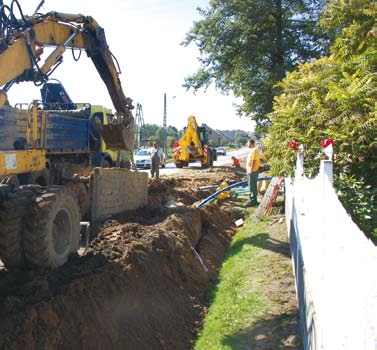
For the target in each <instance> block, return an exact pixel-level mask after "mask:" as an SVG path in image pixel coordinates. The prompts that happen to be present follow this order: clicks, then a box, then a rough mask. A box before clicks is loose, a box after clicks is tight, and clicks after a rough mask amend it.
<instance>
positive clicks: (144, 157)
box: [134, 148, 166, 169]
mask: <svg viewBox="0 0 377 350" xmlns="http://www.w3.org/2000/svg"><path fill="white" fill-rule="evenodd" d="M151 153H152V149H151V148H149V149H141V150H139V151H137V152H136V154H135V156H134V161H135V165H136V168H144V169H147V168H150V167H151V163H152V162H151ZM158 153H159V154H160V166H161V168H165V165H166V156H165V153H164V151H163V150H162V149H161V148H160V149H159V150H158Z"/></svg>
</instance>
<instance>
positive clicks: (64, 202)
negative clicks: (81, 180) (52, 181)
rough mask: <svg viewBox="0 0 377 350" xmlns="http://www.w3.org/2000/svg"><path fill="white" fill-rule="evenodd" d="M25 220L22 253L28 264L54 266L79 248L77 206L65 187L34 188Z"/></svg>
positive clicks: (59, 264)
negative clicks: (29, 211) (31, 202)
mask: <svg viewBox="0 0 377 350" xmlns="http://www.w3.org/2000/svg"><path fill="white" fill-rule="evenodd" d="M34 191H35V193H34V194H35V195H34V197H33V207H32V210H31V214H30V215H29V216H28V219H27V221H26V223H25V229H24V243H23V246H24V253H25V259H26V262H27V263H28V265H30V266H36V267H47V268H55V267H59V266H61V265H63V264H64V263H65V262H66V261H67V260H68V257H69V255H70V254H71V253H74V252H76V251H77V250H78V248H79V243H80V209H79V206H78V204H77V202H76V200H75V197H74V195H73V194H72V193H71V192H70V191H69V190H68V189H66V188H64V187H58V186H53V187H47V188H42V187H41V188H39V189H38V188H35V189H34Z"/></svg>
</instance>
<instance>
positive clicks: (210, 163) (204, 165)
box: [202, 149, 213, 169]
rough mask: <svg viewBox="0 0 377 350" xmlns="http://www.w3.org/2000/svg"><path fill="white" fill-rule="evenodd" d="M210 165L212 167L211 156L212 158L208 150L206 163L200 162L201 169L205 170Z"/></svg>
mask: <svg viewBox="0 0 377 350" xmlns="http://www.w3.org/2000/svg"><path fill="white" fill-rule="evenodd" d="M211 165H213V156H212V152H211V150H210V149H209V150H208V157H207V162H202V169H206V168H208V167H209V166H211Z"/></svg>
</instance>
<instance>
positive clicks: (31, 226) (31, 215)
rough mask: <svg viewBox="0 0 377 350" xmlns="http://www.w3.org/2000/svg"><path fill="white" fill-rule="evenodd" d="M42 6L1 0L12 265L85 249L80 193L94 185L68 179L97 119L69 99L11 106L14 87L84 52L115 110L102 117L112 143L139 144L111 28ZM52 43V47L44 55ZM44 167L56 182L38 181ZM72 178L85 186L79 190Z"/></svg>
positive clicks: (52, 260) (1, 245)
mask: <svg viewBox="0 0 377 350" xmlns="http://www.w3.org/2000/svg"><path fill="white" fill-rule="evenodd" d="M42 3H43V1H42ZM42 3H41V4H40V6H38V9H39V8H40V7H41V5H42ZM38 9H37V10H36V11H35V13H34V14H33V15H32V16H27V15H25V14H24V13H23V12H22V9H21V6H20V4H19V3H18V1H17V0H13V1H11V3H10V5H6V4H4V2H3V1H2V0H0V259H1V260H2V262H3V263H4V264H5V266H6V267H7V268H12V267H17V268H18V267H25V266H26V267H29V266H30V267H33V266H37V267H57V266H60V265H62V264H64V263H65V262H66V260H67V259H68V256H69V254H70V253H72V252H75V251H77V249H78V248H79V240H80V218H81V217H82V215H81V213H80V210H81V209H82V208H80V207H79V205H78V198H77V193H80V194H82V193H83V192H85V193H84V195H83V196H82V197H85V196H86V197H89V196H90V194H89V193H88V191H89V188H90V189H92V187H93V186H92V184H90V185H88V184H85V186H84V184H83V183H78V182H77V181H73V179H72V178H71V179H68V180H67V179H64V176H66V173H65V171H64V170H65V169H66V165H67V160H69V162H71V161H72V162H73V161H77V162H78V163H79V162H81V163H83V160H84V159H86V158H85V157H84V156H85V155H87V154H88V152H89V150H90V145H89V136H88V135H89V134H90V133H91V129H90V127H91V124H93V123H92V122H91V120H90V119H89V118H90V117H87V116H84V115H81V114H79V112H78V111H73V110H71V109H72V108H68V109H70V111H66V110H65V107H63V106H62V105H60V107H59V108H55V109H59V110H51V107H48V106H47V104H43V103H39V102H37V101H34V102H33V103H31V104H30V105H29V107H28V108H27V109H21V108H17V107H11V106H10V105H9V103H8V100H7V92H8V91H9V89H10V88H11V87H12V85H13V84H15V83H20V82H24V81H32V82H34V84H35V85H36V86H40V85H42V84H44V83H46V82H47V81H48V80H49V78H50V75H51V74H52V73H53V72H54V70H55V69H56V68H57V66H58V65H59V64H61V63H62V60H63V54H64V52H65V51H66V50H67V49H72V50H73V51H76V53H77V52H81V51H85V52H86V54H87V55H88V56H89V57H90V59H91V60H92V62H93V64H94V66H95V67H96V69H97V71H98V73H99V75H100V76H101V78H102V80H103V82H104V83H105V85H106V87H107V90H108V92H109V95H110V97H111V99H112V102H113V105H114V108H115V111H116V112H115V116H114V117H113V118H111V119H109V120H108V121H107V123H103V122H102V123H101V121H103V120H104V119H103V118H102V119H101V118H97V119H96V121H97V122H98V123H97V124H96V126H97V129H99V130H100V134H101V137H102V139H103V140H104V142H105V143H106V148H107V149H110V150H114V151H118V150H128V151H132V150H133V143H134V133H133V127H134V121H133V116H132V112H131V110H132V100H131V99H130V98H128V97H126V96H125V95H124V92H123V90H122V86H121V82H120V79H119V74H120V69H119V67H118V64H117V61H116V60H115V58H114V56H113V55H112V53H111V51H110V49H109V47H108V45H107V42H106V37H105V33H104V29H103V28H101V27H100V26H99V25H98V23H97V22H96V21H95V20H94V19H93V18H92V17H90V16H83V15H80V14H66V13H58V12H48V13H45V14H43V13H39V12H38V11H39V10H38ZM46 47H52V48H53V51H52V52H51V53H50V54H49V55H48V56H47V57H46V58H45V60H44V61H43V58H44V55H43V52H44V49H45V48H46ZM77 55H78V54H77ZM77 55H76V56H77ZM68 112H69V113H68ZM45 173H46V174H48V175H46V176H45V179H48V180H46V181H44V182H47V183H46V185H49V186H46V187H40V186H36V185H35V182H34V180H35V179H36V176H35V175H36V174H38V176H39V175H41V174H45ZM76 175H77V174H76ZM76 177H77V176H76ZM38 178H39V179H41V178H42V177H41V176H39V177H38ZM69 180H71V181H69ZM66 183H71V184H73V185H74V186H71V189H72V187H74V188H78V190H77V193H76V195H75V194H74V193H72V191H71V189H68V188H69V186H68V188H67V186H65V184H66ZM115 185H116V184H115ZM73 192H75V191H73Z"/></svg>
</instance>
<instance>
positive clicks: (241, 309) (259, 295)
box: [194, 209, 291, 350]
mask: <svg viewBox="0 0 377 350" xmlns="http://www.w3.org/2000/svg"><path fill="white" fill-rule="evenodd" d="M238 210H240V209H238ZM246 210H247V211H248V217H249V218H248V219H246V221H245V224H244V226H243V227H242V228H241V229H240V230H239V231H238V232H237V234H236V235H235V236H234V238H233V240H232V243H231V246H230V249H229V251H228V254H227V256H226V258H225V260H224V262H223V265H222V268H221V272H220V274H219V277H218V283H217V285H216V287H215V289H214V290H213V291H212V293H211V294H210V297H209V302H210V307H209V312H208V314H207V316H206V318H205V322H204V327H203V330H202V331H201V332H200V334H199V335H198V338H197V341H196V344H195V347H194V349H195V350H235V349H252V348H251V347H249V346H250V345H251V342H250V341H249V340H247V339H246V338H249V335H250V334H251V333H250V330H253V329H256V327H258V326H257V325H258V324H260V323H261V322H263V320H265V319H266V314H268V313H269V310H272V309H273V308H274V305H272V304H273V303H274V301H273V300H271V299H270V298H269V288H270V283H271V279H273V278H274V277H273V276H272V275H271V274H268V273H267V274H266V273H265V271H266V269H269V271H271V269H270V266H271V265H273V268H272V269H275V267H276V270H277V271H278V272H279V273H281V269H280V265H279V261H280V260H283V259H282V257H281V255H280V252H279V251H278V250H276V249H274V248H276V247H277V246H273V245H272V244H273V243H272V242H276V241H274V239H273V237H271V236H270V235H269V234H268V233H266V232H268V231H269V230H271V225H269V222H267V221H266V220H265V221H261V222H258V223H256V222H254V220H253V219H252V217H251V215H250V213H251V212H252V211H254V210H255V209H251V210H250V209H246ZM267 220H268V219H267ZM279 230H280V231H282V232H283V236H284V231H285V225H284V224H282V225H280V227H279ZM279 242H280V243H283V242H281V241H280V240H279ZM271 257H272V258H271ZM285 259H288V264H287V262H286V261H285V263H284V264H283V265H282V266H283V269H287V270H288V274H289V272H291V271H289V269H290V268H289V258H285ZM276 265H278V266H276ZM287 266H288V267H287ZM283 321H284V320H282V322H283ZM258 322H259V323H258ZM246 334H247V336H245V335H246ZM253 344H254V343H253ZM253 349H254V347H253Z"/></svg>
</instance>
